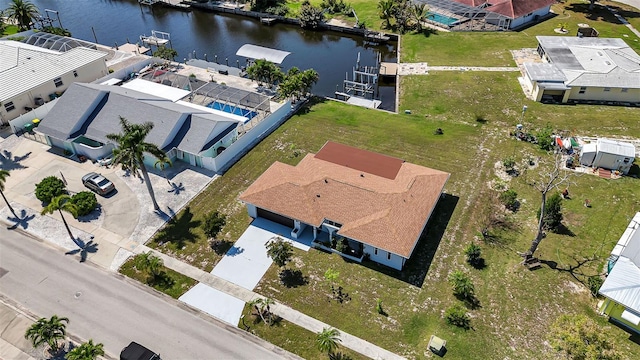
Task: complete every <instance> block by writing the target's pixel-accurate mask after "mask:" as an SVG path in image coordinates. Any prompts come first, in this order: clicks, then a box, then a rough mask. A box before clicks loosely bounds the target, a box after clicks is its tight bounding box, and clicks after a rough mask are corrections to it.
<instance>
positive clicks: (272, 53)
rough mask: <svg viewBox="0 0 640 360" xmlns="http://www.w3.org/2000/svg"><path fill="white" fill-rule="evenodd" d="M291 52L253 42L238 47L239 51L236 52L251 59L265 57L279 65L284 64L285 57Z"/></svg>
mask: <svg viewBox="0 0 640 360" xmlns="http://www.w3.org/2000/svg"><path fill="white" fill-rule="evenodd" d="M289 54H291V53H290V52H287V51H282V50H277V49H271V48H268V47H264V46H258V45H251V44H244V45H242V47H241V48H240V49H238V52H236V55H237V56H242V57H245V58H249V59H265V60H267V61H271V62H272V63H274V64H278V65H280V64H282V62H283V61H284V58H286V57H287V55H289Z"/></svg>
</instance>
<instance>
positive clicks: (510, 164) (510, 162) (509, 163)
mask: <svg viewBox="0 0 640 360" xmlns="http://www.w3.org/2000/svg"><path fill="white" fill-rule="evenodd" d="M502 165H504V169H505V170H506V171H507V172H509V171H513V169H514V168H515V166H516V159H514V157H513V156H509V157H507V158H505V159H504V160H502Z"/></svg>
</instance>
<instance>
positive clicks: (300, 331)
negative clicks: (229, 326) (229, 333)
mask: <svg viewBox="0 0 640 360" xmlns="http://www.w3.org/2000/svg"><path fill="white" fill-rule="evenodd" d="M242 313H243V315H244V316H245V319H244V325H243V323H242V321H240V322H239V323H238V328H240V329H244V330H247V328H246V327H245V325H246V326H247V327H248V331H249V332H251V333H252V334H254V335H257V336H259V337H261V338H263V339H269V342H271V343H273V344H278V346H280V347H281V348H283V349H285V350H287V351H289V352H292V353H294V354H296V355H298V356H301V357H302V358H304V359H308V360H311V359H327V355H326V354H323V353H321V352H320V350H318V349H317V348H316V346H315V341H316V337H317V335H316V334H314V333H313V332H311V331H309V330H307V329H304V328H301V327H299V326H297V325H295V324H292V323H290V322H288V321H286V320H282V319H278V320H277V321H276V322H275V323H274V324H273V325H271V326H268V325H266V324H265V323H263V322H262V319H260V317H259V316H258V315H255V311H252V308H251V307H249V306H248V305H246V306H245V308H244V310H243V312H242ZM291 334H295V336H291ZM337 352H340V353H343V354H344V355H348V356H349V357H350V358H351V359H353V360H364V359H367V357H365V356H363V355H361V354H359V353H357V352H355V351H352V350H350V349H348V348H345V347H344V346H340V344H339V343H338V350H337Z"/></svg>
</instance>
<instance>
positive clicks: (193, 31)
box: [0, 0, 396, 110]
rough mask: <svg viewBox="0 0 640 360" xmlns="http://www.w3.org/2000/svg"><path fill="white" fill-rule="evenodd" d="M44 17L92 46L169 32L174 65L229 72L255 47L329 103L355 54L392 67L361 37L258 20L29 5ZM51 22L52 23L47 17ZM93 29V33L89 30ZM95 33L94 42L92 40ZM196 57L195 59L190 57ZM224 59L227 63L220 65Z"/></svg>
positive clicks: (122, 7) (93, 1) (123, 7)
mask: <svg viewBox="0 0 640 360" xmlns="http://www.w3.org/2000/svg"><path fill="white" fill-rule="evenodd" d="M31 2H32V3H33V4H35V5H36V6H38V8H39V9H40V11H41V12H42V13H43V14H44V13H45V9H49V10H55V11H58V14H59V16H60V22H61V23H62V26H63V27H64V28H66V29H68V30H69V31H71V33H72V35H73V37H75V38H79V39H83V40H89V41H95V40H96V39H97V42H98V43H100V44H104V45H110V46H114V45H115V44H116V43H117V44H123V43H125V42H126V41H127V39H128V40H129V41H130V42H132V43H136V42H137V41H139V36H140V35H145V34H146V35H151V30H159V31H163V32H168V33H170V35H171V43H172V46H173V48H174V49H176V50H177V51H178V57H177V58H176V60H183V59H185V58H186V59H190V58H192V57H197V58H199V59H204V56H205V54H206V56H207V58H208V60H209V61H214V59H215V58H216V56H217V61H218V62H219V63H221V64H225V63H226V62H227V61H228V63H229V65H230V66H236V64H238V62H239V64H240V66H243V65H245V61H246V59H244V58H238V57H236V55H235V53H236V51H237V50H238V49H239V48H240V47H241V46H242V45H244V44H255V45H260V46H265V47H269V48H274V49H279V50H284V51H288V52H291V55H289V56H288V57H287V58H286V59H285V60H284V62H283V63H282V67H283V69H284V70H285V71H286V70H287V69H289V68H291V67H293V66H297V67H298V68H300V69H302V70H304V69H309V68H313V69H315V70H316V71H317V72H318V73H319V75H320V80H319V82H318V84H316V86H315V87H314V88H313V92H314V93H315V94H318V95H323V96H329V97H333V96H334V92H335V91H336V90H338V91H342V83H343V80H344V79H345V76H346V74H347V73H348V74H349V79H351V76H352V73H351V72H352V70H353V66H354V65H355V63H356V60H357V57H358V54H360V60H361V65H366V66H372V65H375V63H376V58H377V56H378V55H380V56H381V58H382V61H392V62H395V61H396V44H395V43H389V44H387V45H377V46H375V45H370V44H367V43H365V42H364V41H363V40H364V39H363V38H362V37H356V36H349V35H345V34H342V33H337V32H328V31H309V30H303V29H301V28H300V27H298V26H294V25H285V24H275V25H272V26H267V25H263V24H261V23H260V21H259V20H257V19H250V18H245V17H240V16H237V15H231V14H219V13H211V12H204V11H199V10H195V9H194V10H193V11H190V12H184V11H180V10H177V9H169V8H163V7H160V6H155V7H154V8H153V9H152V8H151V7H148V6H142V7H141V6H140V5H139V4H138V1H137V0H67V1H61V0H58V1H56V0H31ZM9 3H10V0H0V9H6V8H7V7H8V5H9ZM50 16H51V17H56V15H55V14H51V15H50ZM92 28H93V30H92ZM94 32H95V38H94ZM194 55H195V56H194ZM225 59H226V60H225ZM394 90H395V89H394V86H393V85H386V86H380V87H379V92H378V95H377V96H376V97H377V98H378V99H380V100H382V105H381V108H383V109H386V110H394V107H395V91H394Z"/></svg>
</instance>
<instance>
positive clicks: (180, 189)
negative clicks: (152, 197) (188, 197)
mask: <svg viewBox="0 0 640 360" xmlns="http://www.w3.org/2000/svg"><path fill="white" fill-rule="evenodd" d="M183 191H184V185H182V182H180V184H177V185H176V183H174V182H172V183H171V190H167V192H172V193H173V195H180V193H181V192H183Z"/></svg>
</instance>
